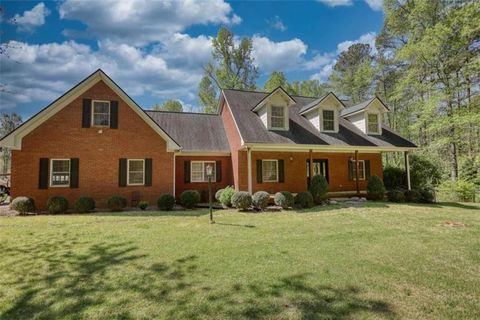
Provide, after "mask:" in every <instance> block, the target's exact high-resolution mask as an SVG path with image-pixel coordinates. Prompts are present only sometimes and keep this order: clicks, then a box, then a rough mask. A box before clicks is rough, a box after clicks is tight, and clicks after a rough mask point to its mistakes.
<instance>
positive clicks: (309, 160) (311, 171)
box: [308, 149, 313, 187]
mask: <svg viewBox="0 0 480 320" xmlns="http://www.w3.org/2000/svg"><path fill="white" fill-rule="evenodd" d="M308 154H309V159H308V163H309V165H308V176H309V177H310V182H312V176H313V151H312V149H310V150H309V151H308ZM308 187H310V186H308Z"/></svg>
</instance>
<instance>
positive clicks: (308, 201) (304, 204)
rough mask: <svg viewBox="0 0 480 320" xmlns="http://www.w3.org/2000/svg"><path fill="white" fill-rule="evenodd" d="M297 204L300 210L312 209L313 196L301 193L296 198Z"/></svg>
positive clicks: (308, 193)
mask: <svg viewBox="0 0 480 320" xmlns="http://www.w3.org/2000/svg"><path fill="white" fill-rule="evenodd" d="M295 203H296V204H297V205H298V206H299V207H300V208H311V207H313V196H312V194H311V193H310V192H308V191H307V192H299V193H297V196H296V197H295Z"/></svg>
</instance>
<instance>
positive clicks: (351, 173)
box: [348, 160, 353, 180]
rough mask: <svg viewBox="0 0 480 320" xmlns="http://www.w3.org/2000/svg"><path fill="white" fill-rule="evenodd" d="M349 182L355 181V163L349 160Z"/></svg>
mask: <svg viewBox="0 0 480 320" xmlns="http://www.w3.org/2000/svg"><path fill="white" fill-rule="evenodd" d="M348 180H353V161H351V160H348Z"/></svg>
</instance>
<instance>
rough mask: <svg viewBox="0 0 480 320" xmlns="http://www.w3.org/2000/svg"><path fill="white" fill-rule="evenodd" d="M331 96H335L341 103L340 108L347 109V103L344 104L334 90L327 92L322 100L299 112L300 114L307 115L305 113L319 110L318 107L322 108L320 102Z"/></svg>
mask: <svg viewBox="0 0 480 320" xmlns="http://www.w3.org/2000/svg"><path fill="white" fill-rule="evenodd" d="M329 96H333V97H334V98H335V100H337V101H338V103H339V104H340V106H341V108H340V110H343V109H345V105H344V104H343V102H342V101H340V100H339V99H338V98H337V96H336V95H335V94H334V93H333V92H331V91H330V92H329V93H327V94H326V95H324V96H323V97H322V98H321V99H320V101H318V103H317V104H316V105H314V106H313V107H311V108H309V109H308V110H305V111H303V112H301V113H299V115H301V116H303V115H305V114H307V113H310V112H312V111H315V110H317V109H318V108H320V104H321V103H322V102H323V101H324V100H326V99H327V98H328V97H329Z"/></svg>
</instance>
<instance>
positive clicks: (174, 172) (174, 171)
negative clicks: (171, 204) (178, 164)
mask: <svg viewBox="0 0 480 320" xmlns="http://www.w3.org/2000/svg"><path fill="white" fill-rule="evenodd" d="M175 156H176V153H175V152H174V153H173V197H174V198H175V177H176V176H177V170H176V169H175Z"/></svg>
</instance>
